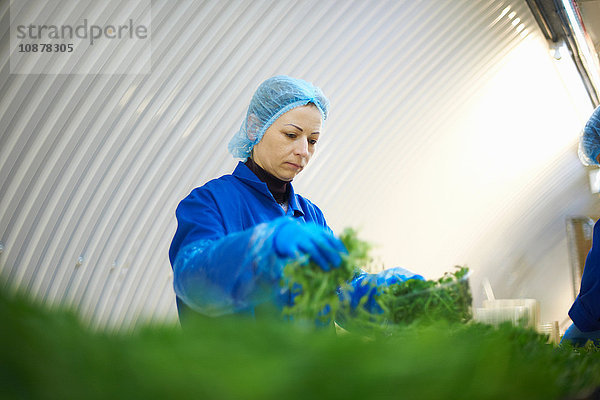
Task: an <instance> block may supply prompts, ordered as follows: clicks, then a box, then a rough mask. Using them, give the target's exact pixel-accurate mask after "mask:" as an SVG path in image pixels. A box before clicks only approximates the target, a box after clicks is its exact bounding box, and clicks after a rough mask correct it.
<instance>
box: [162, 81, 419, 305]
mask: <svg viewBox="0 0 600 400" xmlns="http://www.w3.org/2000/svg"><path fill="white" fill-rule="evenodd" d="M328 111H329V101H328V100H327V98H326V97H325V96H324V95H323V93H322V92H321V90H320V89H319V88H317V87H315V86H313V85H312V84H311V83H309V82H306V81H303V80H300V79H294V78H290V77H288V76H283V75H282V76H275V77H272V78H270V79H267V80H266V81H265V82H263V83H262V84H261V85H260V86H259V87H258V89H257V90H256V92H255V94H254V96H253V97H252V100H251V102H250V106H249V107H248V112H247V113H246V118H245V120H244V122H243V123H242V127H241V128H240V130H239V131H238V132H237V133H236V135H235V136H234V137H233V139H232V140H231V142H230V143H229V151H230V152H231V153H232V155H233V156H234V157H237V158H241V159H243V160H245V161H244V162H239V163H238V165H237V167H236V169H235V170H234V171H233V173H232V174H231V175H224V176H222V177H220V178H217V179H214V180H212V181H209V182H208V183H206V184H205V185H203V186H202V187H199V188H196V189H194V190H193V191H192V192H191V193H190V194H189V195H188V196H187V197H186V198H185V199H183V200H182V201H181V203H180V204H179V206H178V207H177V212H176V215H177V221H178V228H177V232H176V233H175V237H174V238H173V242H172V244H171V248H170V251H169V257H170V260H171V265H172V267H173V271H174V288H175V293H176V295H177V301H178V308H179V311H180V314H181V312H182V310H183V309H185V308H187V307H190V308H192V309H193V310H195V311H196V312H198V313H201V314H203V315H207V316H219V315H223V314H229V313H248V314H254V311H255V307H256V306H258V305H259V304H261V303H264V302H267V301H270V302H275V303H276V304H278V305H279V306H282V305H286V304H288V305H289V304H292V298H291V295H290V293H289V292H287V291H285V290H282V289H280V287H279V282H280V278H281V276H282V271H283V267H284V266H285V264H287V263H288V262H289V260H290V259H291V258H296V257H299V256H303V255H306V256H308V257H309V258H310V259H312V260H313V261H314V262H315V263H316V264H318V265H319V266H320V267H321V268H323V269H324V270H328V269H329V268H336V267H337V266H339V264H340V263H341V254H342V253H344V252H346V249H345V248H344V245H343V244H342V243H341V242H340V241H339V240H338V239H337V238H335V237H334V236H333V234H332V231H331V229H330V228H329V227H328V226H327V223H326V222H325V218H324V216H323V213H322V212H321V210H320V209H319V208H318V207H317V206H316V205H315V204H313V203H312V202H311V201H309V200H308V199H306V198H304V197H302V196H300V195H298V194H296V193H295V192H294V189H293V187H292V184H291V182H292V180H293V179H294V177H296V175H297V174H298V173H300V172H301V171H302V170H303V169H304V168H305V167H306V165H307V164H308V162H309V161H310V159H311V157H312V155H313V154H314V152H315V149H316V146H317V143H318V141H319V137H320V136H321V134H322V123H323V121H325V120H326V119H327V114H328ZM412 277H418V278H421V277H419V276H416V275H413V274H411V273H409V272H408V271H406V270H404V269H401V268H396V269H392V270H388V271H385V272H384V273H381V274H379V275H367V274H364V275H362V276H360V277H358V279H355V280H354V281H353V284H354V286H355V290H354V291H353V292H352V294H351V296H353V300H354V302H353V303H357V301H356V298H357V297H359V296H360V297H362V296H364V295H367V294H369V295H370V296H373V294H374V290H367V287H374V285H370V286H369V285H365V284H364V283H379V284H389V283H393V282H398V281H400V280H405V279H408V278H412ZM421 279H422V278H421Z"/></svg>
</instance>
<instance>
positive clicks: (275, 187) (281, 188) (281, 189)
mask: <svg viewBox="0 0 600 400" xmlns="http://www.w3.org/2000/svg"><path fill="white" fill-rule="evenodd" d="M244 164H246V166H247V167H248V168H250V170H251V171H252V172H254V174H255V175H256V176H257V177H258V179H260V180H261V181H263V182H264V183H266V184H267V187H268V188H269V192H271V194H272V195H273V197H274V198H275V201H277V203H279V204H282V203H285V202H286V201H287V200H288V197H289V194H288V193H289V192H288V190H289V185H288V183H289V182H288V181H282V180H281V179H278V178H275V177H274V176H273V175H271V174H270V173H268V172H267V171H265V170H264V169H262V168H261V167H260V166H259V165H258V164H257V163H255V162H254V160H252V158H248V159H247V160H246V162H244Z"/></svg>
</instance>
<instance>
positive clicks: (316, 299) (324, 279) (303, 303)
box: [282, 228, 371, 324]
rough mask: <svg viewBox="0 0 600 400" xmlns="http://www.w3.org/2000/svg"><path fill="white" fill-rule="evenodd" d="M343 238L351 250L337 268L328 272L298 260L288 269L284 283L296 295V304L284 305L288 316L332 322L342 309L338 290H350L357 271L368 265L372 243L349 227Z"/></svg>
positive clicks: (309, 262)
mask: <svg viewBox="0 0 600 400" xmlns="http://www.w3.org/2000/svg"><path fill="white" fill-rule="evenodd" d="M340 240H341V241H342V243H344V245H345V246H346V249H348V254H343V255H342V263H341V265H340V266H339V267H337V268H332V269H330V270H329V271H324V270H323V269H321V267H319V266H318V265H317V264H315V263H314V262H312V261H307V260H306V259H301V260H296V261H293V262H291V263H289V264H288V265H286V267H285V268H284V271H283V279H282V285H284V286H286V287H287V288H288V289H289V290H291V291H292V293H293V294H294V295H295V297H294V305H293V306H291V307H285V308H284V311H283V312H284V315H288V316H292V317H293V318H294V319H297V320H303V321H319V322H321V323H323V324H326V323H328V322H330V321H331V320H332V318H333V316H335V315H336V313H337V312H338V310H339V309H340V299H339V296H338V293H337V292H338V289H342V290H343V289H347V288H348V287H349V285H348V282H349V281H350V280H352V278H353V277H354V276H355V275H356V274H357V272H358V270H359V268H360V267H363V266H365V265H367V264H368V263H369V262H370V261H371V259H370V257H369V249H370V246H369V245H368V244H367V243H366V242H364V241H361V240H360V239H358V236H357V233H356V231H355V230H354V229H351V228H347V229H345V230H344V231H343V232H342V234H341V235H340Z"/></svg>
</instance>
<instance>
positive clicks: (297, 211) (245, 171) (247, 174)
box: [231, 161, 304, 216]
mask: <svg viewBox="0 0 600 400" xmlns="http://www.w3.org/2000/svg"><path fill="white" fill-rule="evenodd" d="M231 175H233V176H235V177H236V178H238V179H239V180H241V181H242V182H244V183H245V184H247V185H248V186H250V187H252V188H253V189H256V190H257V191H258V192H260V193H261V194H263V195H265V196H267V197H268V198H269V199H271V200H273V202H275V203H276V201H275V198H274V197H273V195H272V194H271V192H269V188H268V187H267V184H266V183H264V182H263V181H261V180H260V179H258V177H257V176H256V175H255V174H254V172H252V171H251V170H250V168H248V167H247V166H246V165H245V164H244V163H243V162H241V161H240V162H238V165H237V167H235V170H234V171H233V173H232V174H231ZM289 185H290V197H289V199H288V207H290V208H291V209H292V210H294V216H299V215H300V216H304V211H302V209H301V208H300V207H299V206H298V200H297V199H296V194H295V193H294V186H292V183H291V182H290V184H289Z"/></svg>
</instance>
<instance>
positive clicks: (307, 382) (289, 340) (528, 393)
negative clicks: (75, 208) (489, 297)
mask: <svg viewBox="0 0 600 400" xmlns="http://www.w3.org/2000/svg"><path fill="white" fill-rule="evenodd" d="M343 240H344V242H345V244H346V247H347V248H348V249H349V254H348V256H347V257H345V259H344V263H343V265H342V267H341V268H339V269H335V270H332V271H333V272H332V273H331V274H330V275H329V277H328V278H326V279H325V283H323V282H322V280H321V279H322V278H324V272H323V271H321V270H320V269H315V268H317V267H316V266H314V265H313V266H311V265H308V266H306V265H303V266H301V267H300V265H299V264H297V265H296V268H293V266H292V267H290V268H288V269H286V277H287V278H286V279H287V280H284V282H286V284H288V285H290V287H291V288H292V289H294V283H296V284H301V285H302V288H303V290H302V293H301V294H299V295H298V296H297V297H296V300H297V301H296V306H295V307H292V308H290V309H287V310H285V312H287V314H288V315H291V316H293V317H294V318H292V321H293V322H290V321H284V320H282V318H281V317H280V316H278V315H276V314H275V313H265V314H264V317H263V318H257V319H247V318H244V317H241V316H230V317H221V318H217V319H210V318H201V317H192V316H191V315H190V316H188V319H186V320H185V321H184V329H183V330H181V329H180V328H179V327H175V326H172V327H154V328H151V327H147V328H143V329H141V330H139V331H137V332H135V333H131V334H125V333H122V334H112V335H111V334H105V333H101V332H92V331H90V330H89V329H87V328H85V327H83V326H82V325H81V324H80V323H79V321H78V319H77V318H76V317H75V316H74V315H73V314H71V313H69V312H66V311H64V310H52V311H51V310H48V309H46V308H45V307H43V306H41V305H35V304H33V303H31V302H30V301H29V300H27V299H25V298H17V299H15V298H12V297H9V296H7V295H5V294H4V293H2V291H1V290H0V321H1V324H2V325H0V398H2V399H4V398H6V399H163V398H164V399H177V400H185V399H257V400H269V399H274V400H275V399H276V400H281V399H286V400H287V399H289V400H294V399H298V400H305V399H321V398H323V399H336V398H343V399H348V400H349V399H361V400H364V399H369V400H370V399H375V400H377V399H392V398H394V399H396V398H404V399H413V400H420V399H423V400H430V399H461V400H469V399H477V400H485V399H534V400H535V399H559V400H570V399H573V400H574V399H582V398H586V397H585V396H586V395H588V394H589V393H591V392H592V391H593V390H594V389H595V388H597V387H598V386H600V349H599V348H596V347H594V346H593V345H591V343H590V344H588V346H587V347H585V348H571V347H568V346H566V347H559V348H556V347H553V346H552V345H549V344H547V343H546V342H547V338H546V337H544V336H542V335H539V334H537V333H536V332H534V331H530V330H524V329H523V328H518V327H513V326H511V325H502V326H500V327H499V328H494V327H491V326H487V325H482V324H476V323H473V322H466V321H468V320H469V318H470V314H469V309H470V308H469V306H470V302H471V300H470V293H469V292H468V282H467V281H466V279H465V277H466V270H465V269H460V270H458V271H457V272H455V273H453V274H448V275H446V276H444V277H443V278H441V279H440V280H438V281H425V282H423V281H415V282H420V283H409V284H406V283H404V284H399V285H392V286H391V287H390V288H389V289H386V290H385V291H383V292H381V293H380V295H379V298H378V300H379V304H380V305H381V307H382V309H383V310H384V312H383V313H381V314H377V315H375V316H374V315H373V314H371V313H369V312H368V311H366V310H365V309H363V307H362V305H363V304H361V305H359V307H358V308H357V309H358V311H357V312H355V313H349V314H347V316H348V317H351V318H354V320H356V321H361V322H362V323H364V324H365V326H368V327H369V329H370V330H369V331H368V333H369V338H368V339H367V338H366V337H365V335H364V333H365V331H364V330H360V329H359V330H357V331H354V332H352V333H347V334H345V335H336V333H335V331H334V330H333V329H328V328H323V327H322V328H320V329H315V327H314V323H313V324H306V323H299V322H305V321H307V320H308V321H315V319H316V320H318V321H321V322H326V321H329V319H330V317H331V316H332V315H338V314H340V313H341V312H343V311H344V307H347V304H342V303H343V302H342V303H340V302H339V297H338V296H337V294H336V293H335V292H336V288H337V286H338V285H339V282H345V281H347V280H349V279H350V278H351V277H352V276H353V274H354V273H355V271H356V268H357V267H358V266H363V265H366V263H367V262H368V261H369V260H368V246H367V245H366V244H364V243H363V242H361V241H359V240H358V239H357V238H356V233H355V232H354V231H351V230H348V231H345V236H343ZM0 287H2V286H1V285H0ZM325 304H329V305H330V307H331V308H330V309H329V310H328V312H326V313H324V312H323V309H324V305H325ZM346 311H347V310H346ZM359 325H360V324H359ZM329 326H331V325H329Z"/></svg>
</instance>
